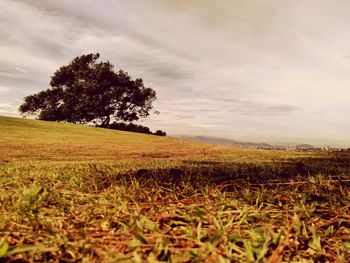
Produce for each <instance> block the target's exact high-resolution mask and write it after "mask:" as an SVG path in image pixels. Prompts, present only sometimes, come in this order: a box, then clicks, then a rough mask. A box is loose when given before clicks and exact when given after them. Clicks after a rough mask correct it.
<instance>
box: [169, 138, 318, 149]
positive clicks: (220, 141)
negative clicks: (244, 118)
mask: <svg viewBox="0 0 350 263" xmlns="http://www.w3.org/2000/svg"><path fill="white" fill-rule="evenodd" d="M175 137H176V138H180V139H185V140H192V141H198V142H204V143H208V144H216V145H224V146H236V147H244V148H266V149H271V148H273V149H309V150H316V149H317V147H315V146H313V145H310V144H288V145H274V144H269V143H256V142H241V141H236V140H231V139H226V138H221V137H211V136H189V135H179V136H175Z"/></svg>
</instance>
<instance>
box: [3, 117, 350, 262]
mask: <svg viewBox="0 0 350 263" xmlns="http://www.w3.org/2000/svg"><path fill="white" fill-rule="evenodd" d="M349 181H350V154H349V153H347V152H335V153H332V152H317V153H311V152H287V151H267V150H254V149H241V148H228V147H219V146H213V145H205V144H200V143H195V142H187V141H182V140H178V139H173V138H164V137H157V136H152V135H143V134H135V133H128V132H121V131H112V130H105V129H100V128H93V127H83V126H78V125H72V124H61V123H50V122H41V121H34V120H24V119H17V118H9V117H0V262H162V261H165V262H350V260H349V259H350V191H349V190H350V184H349Z"/></svg>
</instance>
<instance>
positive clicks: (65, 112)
mask: <svg viewBox="0 0 350 263" xmlns="http://www.w3.org/2000/svg"><path fill="white" fill-rule="evenodd" d="M99 57H100V55H99V54H98V53H97V54H88V55H82V56H80V57H76V58H75V59H73V60H72V61H71V62H70V63H69V64H68V65H66V66H62V67H61V68H59V69H58V70H57V71H56V72H55V73H54V74H53V76H52V77H51V81H50V86H51V88H49V89H46V90H43V91H40V92H39V93H36V94H33V95H30V96H27V97H25V98H24V103H23V104H22V105H21V106H20V107H19V111H20V112H21V114H24V115H26V114H28V115H34V116H36V117H37V118H38V119H41V120H49V121H66V122H72V123H81V124H86V123H89V122H94V123H96V124H98V125H100V126H108V124H109V123H110V121H111V120H114V121H118V120H120V121H127V122H131V121H136V120H139V119H140V118H144V117H146V116H148V115H149V112H150V110H151V109H152V108H153V106H152V102H153V101H154V100H155V99H156V92H155V91H154V90H153V89H151V88H148V87H145V86H144V83H143V80H142V79H141V78H137V79H135V80H134V79H132V78H131V77H130V76H129V74H128V73H127V72H125V71H123V70H119V71H117V72H116V71H114V66H113V65H112V64H111V63H110V62H109V61H106V62H98V61H97V60H98V58H99Z"/></svg>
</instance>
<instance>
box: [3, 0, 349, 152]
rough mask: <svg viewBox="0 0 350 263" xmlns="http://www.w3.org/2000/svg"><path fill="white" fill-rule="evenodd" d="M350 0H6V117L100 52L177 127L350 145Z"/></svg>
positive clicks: (159, 123)
mask: <svg viewBox="0 0 350 263" xmlns="http://www.w3.org/2000/svg"><path fill="white" fill-rule="evenodd" d="M349 24H350V1H348V0H332V1H329V0H307V1H295V0H250V1H247V0H218V1H213V0H166V1H165V0H115V1H112V0H100V1H94V0H75V1H71V0H60V1H55V0H51V1H49V0H32V1H30V0H28V1H26V0H21V1H17V0H0V55H1V60H0V115H7V116H19V113H18V110H17V109H18V107H19V105H20V104H21V103H22V101H23V98H24V97H25V96H27V95H30V94H34V93H36V92H38V91H40V90H43V89H47V88H48V87H49V81H50V77H51V76H52V74H53V73H54V72H55V70H57V69H58V68H59V67H60V66H62V65H66V64H68V63H69V62H70V61H71V60H72V59H73V58H75V57H77V56H80V55H83V54H88V53H97V52H98V53H100V55H101V60H103V61H106V60H109V61H110V62H111V63H112V64H114V66H115V68H116V69H118V68H121V69H123V70H125V71H127V72H128V73H129V74H130V75H131V76H132V77H134V78H138V77H141V78H142V79H143V80H144V82H145V85H146V86H148V87H151V88H153V89H154V90H156V92H157V97H158V99H157V100H156V101H155V103H154V108H155V110H158V111H160V114H159V115H154V114H152V115H151V116H150V117H148V118H147V119H145V120H144V121H143V122H142V124H143V125H146V126H149V127H150V128H151V129H153V130H155V129H162V130H165V131H166V132H167V133H168V134H170V135H207V136H216V137H225V138H231V139H236V140H244V141H264V142H284V143H287V142H298V143H311V144H315V145H333V146H343V147H350V132H349V131H350V116H349V113H350V103H349V102H350V47H349V43H350V29H349Z"/></svg>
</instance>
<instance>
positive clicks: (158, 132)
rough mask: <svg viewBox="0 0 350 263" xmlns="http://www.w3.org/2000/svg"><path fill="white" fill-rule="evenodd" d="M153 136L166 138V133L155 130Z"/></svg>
mask: <svg viewBox="0 0 350 263" xmlns="http://www.w3.org/2000/svg"><path fill="white" fill-rule="evenodd" d="M154 135H158V136H166V132H163V131H162V130H157V131H156V132H155V133H154Z"/></svg>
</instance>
